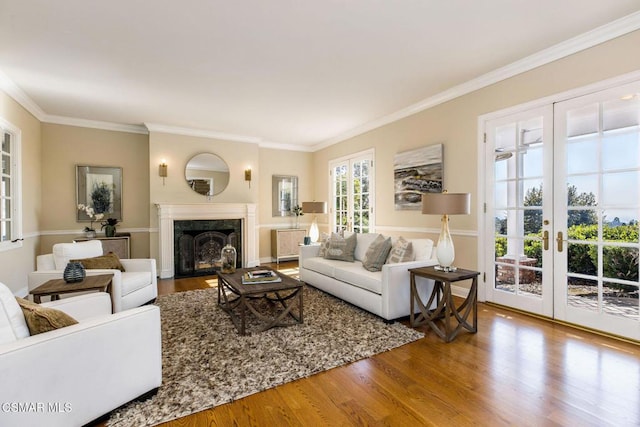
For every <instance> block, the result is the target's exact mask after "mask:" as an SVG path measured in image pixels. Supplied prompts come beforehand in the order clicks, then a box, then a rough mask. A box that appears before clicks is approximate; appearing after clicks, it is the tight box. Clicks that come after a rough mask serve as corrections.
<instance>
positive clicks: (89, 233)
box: [78, 203, 104, 239]
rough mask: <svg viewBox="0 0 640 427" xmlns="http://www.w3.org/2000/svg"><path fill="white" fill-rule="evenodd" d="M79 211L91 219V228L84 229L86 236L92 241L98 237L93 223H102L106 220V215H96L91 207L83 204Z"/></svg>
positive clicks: (79, 206) (80, 205)
mask: <svg viewBox="0 0 640 427" xmlns="http://www.w3.org/2000/svg"><path fill="white" fill-rule="evenodd" d="M78 210H79V211H83V212H84V213H85V214H86V215H87V216H88V217H89V226H88V227H85V228H84V234H85V235H86V236H87V237H88V238H90V239H91V238H93V237H96V229H95V228H93V221H100V220H101V219H102V218H104V214H103V213H96V212H95V210H94V209H93V208H92V207H91V206H86V205H83V204H82V203H80V204H79V205H78Z"/></svg>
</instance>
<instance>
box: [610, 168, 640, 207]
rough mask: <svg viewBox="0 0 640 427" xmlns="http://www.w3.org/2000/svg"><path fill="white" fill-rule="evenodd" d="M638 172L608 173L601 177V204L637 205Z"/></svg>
mask: <svg viewBox="0 0 640 427" xmlns="http://www.w3.org/2000/svg"><path fill="white" fill-rule="evenodd" d="M638 179H640V174H639V173H638V172H624V173H608V174H605V175H603V176H602V190H603V191H602V204H603V205H605V206H611V205H615V206H621V207H622V206H634V205H637V204H638Z"/></svg>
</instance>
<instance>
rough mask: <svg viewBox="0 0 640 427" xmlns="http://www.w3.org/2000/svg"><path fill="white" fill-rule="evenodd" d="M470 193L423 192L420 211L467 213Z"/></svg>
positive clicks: (425, 212) (431, 213) (434, 213)
mask: <svg viewBox="0 0 640 427" xmlns="http://www.w3.org/2000/svg"><path fill="white" fill-rule="evenodd" d="M470 212H471V194H470V193H424V194H423V195H422V213H423V214H427V215H469V213H470Z"/></svg>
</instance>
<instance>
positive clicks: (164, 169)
mask: <svg viewBox="0 0 640 427" xmlns="http://www.w3.org/2000/svg"><path fill="white" fill-rule="evenodd" d="M158 175H160V177H162V185H164V179H165V178H166V177H167V162H166V160H164V159H162V163H160V166H159V167H158Z"/></svg>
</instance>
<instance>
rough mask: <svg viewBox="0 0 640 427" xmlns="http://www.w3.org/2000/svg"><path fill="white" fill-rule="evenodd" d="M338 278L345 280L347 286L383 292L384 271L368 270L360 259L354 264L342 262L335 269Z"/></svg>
mask: <svg viewBox="0 0 640 427" xmlns="http://www.w3.org/2000/svg"><path fill="white" fill-rule="evenodd" d="M334 277H335V278H336V279H337V280H340V281H342V282H345V286H351V285H353V286H357V287H358V288H362V289H366V290H368V291H371V292H374V293H376V294H378V295H380V294H382V273H380V272H377V271H376V272H373V271H367V270H365V269H364V268H363V267H362V264H361V263H360V262H358V261H356V262H354V263H353V264H347V263H342V264H341V265H340V267H339V268H336V270H335V276H334Z"/></svg>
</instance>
